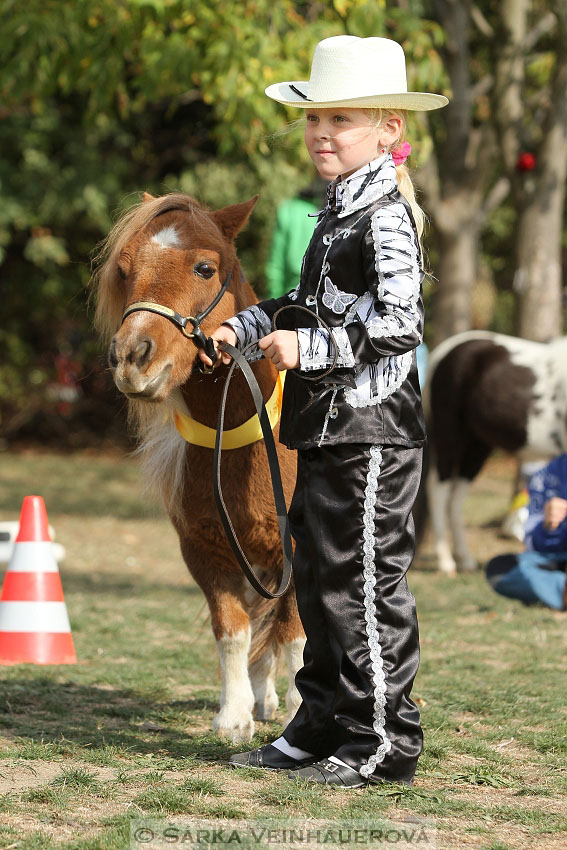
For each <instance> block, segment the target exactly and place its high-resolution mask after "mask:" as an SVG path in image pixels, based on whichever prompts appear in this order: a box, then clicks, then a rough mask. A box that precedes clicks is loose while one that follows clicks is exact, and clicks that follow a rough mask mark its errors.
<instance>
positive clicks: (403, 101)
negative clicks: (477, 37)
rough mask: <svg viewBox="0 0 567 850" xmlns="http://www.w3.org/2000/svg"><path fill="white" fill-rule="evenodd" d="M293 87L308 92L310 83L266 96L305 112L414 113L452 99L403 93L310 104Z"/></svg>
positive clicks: (277, 86) (280, 86)
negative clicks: (363, 110)
mask: <svg viewBox="0 0 567 850" xmlns="http://www.w3.org/2000/svg"><path fill="white" fill-rule="evenodd" d="M291 86H294V88H296V89H299V91H303V92H306V91H307V86H308V83H307V82H305V80H298V81H293V80H292V81H291V82H286V83H274V84H273V85H271V86H268V88H267V89H265V93H266V94H267V95H268V97H270V98H271V99H272V100H277V102H278V103H283V104H284V106H299V107H300V108H302V109H333V108H334V107H338V106H343V107H345V109H348V108H366V109H369V108H372V107H375V108H381V109H411V110H416V111H423V112H425V111H428V110H431V109H440V108H441V107H442V106H447V104H448V103H449V101H448V99H447V98H446V97H445V96H444V95H442V94H429V93H427V92H411V91H408V92H399V93H397V94H376V95H367V96H365V97H352V98H343V99H341V100H321V101H314V100H306V99H305V98H303V97H301V95H299V94H296V93H295V92H294V91H293V89H292V88H291Z"/></svg>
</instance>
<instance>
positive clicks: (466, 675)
mask: <svg viewBox="0 0 567 850" xmlns="http://www.w3.org/2000/svg"><path fill="white" fill-rule="evenodd" d="M512 473H513V469H512V467H509V468H508V467H506V466H505V465H504V466H503V462H502V460H499V461H498V462H497V463H496V464H494V465H493V466H492V467H490V468H489V469H488V472H487V473H486V475H485V476H483V477H481V479H480V480H479V481H478V482H477V483H476V484H475V486H474V487H473V493H472V497H471V500H470V502H469V505H468V506H467V511H468V517H469V528H468V533H469V539H470V542H471V545H472V547H473V548H474V549H475V550H476V551H478V552H480V553H482V556H483V557H490V556H491V555H492V554H497V553H498V552H502V551H505V550H506V549H507V548H512V549H513V548H514V544H510V543H509V542H507V541H503V540H501V539H499V538H498V527H499V517H500V516H501V515H503V513H504V510H505V508H506V506H507V501H508V496H509V493H510V488H511V478H512ZM506 476H508V477H506ZM2 483H3V487H2V488H0V507H1V508H2V513H3V516H5V518H6V519H12V518H13V519H17V516H18V513H19V508H20V504H21V499H23V496H25V495H28V494H29V493H32V492H39V493H40V494H41V495H43V496H44V498H45V500H46V504H47V508H48V514H49V519H50V522H51V523H52V524H53V525H54V526H55V529H56V532H57V538H58V540H59V541H60V542H61V543H63V545H64V546H65V547H66V550H67V557H66V559H65V561H63V562H62V564H61V577H62V583H63V589H64V593H65V600H66V603H67V608H68V611H69V616H70V619H71V625H72V630H73V637H74V640H75V646H76V650H77V656H78V660H79V663H78V664H77V665H74V666H61V667H34V666H32V665H22V666H15V667H5V668H3V669H2V679H1V681H0V812H1V814H2V816H1V818H0V821H1V822H2V823H1V824H0V850H4V848H5V847H13V850H35V848H37V850H39V848H41V850H124V848H125V847H128V844H129V835H130V821H131V819H132V818H140V817H145V816H147V817H158V818H178V817H179V818H182V817H187V818H194V819H199V818H202V819H204V818H214V819H217V820H225V819H226V820H233V821H238V820H240V819H245V818H249V817H254V818H261V817H265V818H269V819H271V820H272V821H275V820H277V819H278V818H280V817H286V818H295V817H297V818H304V817H310V818H313V819H328V820H335V819H339V818H340V819H348V818H353V819H361V820H363V819H365V818H368V817H372V818H375V819H377V820H379V819H396V818H399V817H410V818H411V817H416V818H428V819H430V820H432V821H433V822H434V823H435V824H436V825H437V828H438V829H439V834H440V835H441V836H442V837H443V838H444V840H445V839H447V841H448V840H449V837H450V840H452V841H454V846H455V847H458V846H461V845H462V846H467V847H468V846H474V848H475V850H516V848H518V847H524V846H527V845H528V844H529V845H531V846H534V847H535V846H537V847H538V850H545V848H546V842H548V841H549V842H555V844H551V843H550V846H554V847H557V846H560V844H558V843H557V842H561V841H562V840H563V834H565V844H566V845H567V821H566V818H565V816H564V815H563V812H564V799H565V795H566V794H567V771H566V770H565V757H566V750H567V713H566V711H565V699H564V691H565V688H564V664H565V662H564V659H565V651H566V649H567V637H566V635H567V630H566V625H567V618H566V617H565V616H563V615H561V614H557V613H556V612H551V611H548V610H546V609H544V608H539V607H531V608H527V607H524V606H522V605H520V604H516V603H514V602H511V601H507V600H505V599H502V598H500V597H498V596H496V595H495V594H494V593H493V592H492V590H491V589H490V588H489V586H488V585H487V583H486V581H485V580H484V578H483V576H482V574H481V573H476V574H467V575H462V576H459V577H458V578H457V579H454V580H452V579H449V578H447V577H445V576H441V575H438V574H437V573H434V572H431V571H430V569H429V568H428V560H427V558H428V550H427V546H426V548H425V550H424V553H422V555H421V557H420V558H418V559H417V562H416V564H415V566H414V568H413V569H412V571H411V572H410V574H409V577H408V580H409V584H410V587H411V589H412V591H413V593H414V595H415V597H416V600H417V607H418V613H419V618H420V632H421V640H422V652H421V658H422V661H421V668H420V672H419V674H418V677H417V680H416V684H415V689H414V695H415V696H416V697H417V698H418V703H419V705H420V710H421V714H422V722H423V727H424V733H425V746H424V751H423V754H422V757H421V759H420V762H419V766H418V773H417V777H416V783H415V785H414V786H413V787H408V786H401V785H400V786H398V785H383V786H372V787H369V788H368V789H361V790H357V791H352V792H348V793H343V792H339V791H335V790H333V789H325V788H321V787H319V786H311V785H302V784H301V785H300V784H295V783H293V782H290V781H289V780H287V779H286V778H285V776H281V775H271V774H270V775H267V774H266V773H265V772H263V771H260V770H256V769H254V768H244V769H241V770H238V771H235V770H232V769H230V768H229V767H228V759H229V757H230V755H231V754H232V753H235V752H239V751H242V750H243V749H246V748H247V745H243V744H242V742H240V743H232V742H230V741H226V740H224V739H221V738H219V737H218V736H216V735H214V734H212V733H211V731H210V729H211V723H212V719H213V716H214V714H215V712H216V711H217V710H218V700H219V693H220V671H219V662H218V656H217V652H216V646H215V641H214V638H213V636H212V633H211V630H210V624H209V622H208V615H207V611H206V608H205V607H204V602H203V596H202V594H201V592H200V591H199V589H198V588H197V587H196V586H195V584H194V583H193V582H192V580H191V579H190V577H189V574H188V572H187V569H186V567H185V565H184V564H183V563H182V560H181V557H180V555H179V546H178V542H177V539H176V536H175V533H174V531H173V529H172V528H171V527H170V525H169V522H168V520H167V518H166V517H165V516H164V515H163V513H161V511H160V509H158V508H157V507H155V506H153V505H152V504H151V502H150V501H148V500H147V499H145V498H142V497H141V496H140V490H139V470H138V467H137V464H136V462H135V461H133V460H126V459H125V460H121V459H120V458H116V457H113V458H105V457H89V456H87V455H77V456H71V457H69V458H64V457H62V456H54V455H37V454H29V455H24V456H16V455H6V456H5V457H4V456H3V457H2ZM285 689H286V681H285V677H284V676H283V675H282V677H281V679H280V681H279V682H278V693H279V694H280V696H281V697H283V694H284V693H285ZM283 718H284V711H283V707H282V708H280V711H279V713H278V716H277V719H276V721H274V722H270V723H258V724H257V727H256V735H255V736H254V739H253V741H252V742H251V744H250V746H251V747H256V746H259V745H261V744H263V743H266V742H267V741H270V740H273V738H274V737H277V735H279V734H280V731H281V728H282V723H283ZM78 810H80V813H81V814H80V817H81V826H80V828H77V817H78V816H77V811H78ZM63 827H65V829H64V830H63ZM65 835H67V836H69V835H75V837H73V838H64V836H65ZM471 840H472V841H475V842H476V844H474V845H471V844H470V842H471ZM467 842H468V843H467Z"/></svg>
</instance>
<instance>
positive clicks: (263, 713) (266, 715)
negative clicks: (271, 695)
mask: <svg viewBox="0 0 567 850" xmlns="http://www.w3.org/2000/svg"><path fill="white" fill-rule="evenodd" d="M277 707H278V703H277V702H276V703H264V704H263V705H260V704H259V703H256V720H273V719H274V718H275V716H276V709H277Z"/></svg>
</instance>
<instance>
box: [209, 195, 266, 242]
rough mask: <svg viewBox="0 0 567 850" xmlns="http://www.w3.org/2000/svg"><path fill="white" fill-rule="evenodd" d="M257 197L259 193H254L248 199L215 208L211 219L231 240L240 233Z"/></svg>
mask: <svg viewBox="0 0 567 850" xmlns="http://www.w3.org/2000/svg"><path fill="white" fill-rule="evenodd" d="M258 198H259V195H254V197H253V198H250V200H249V201H244V202H243V203H242V204H233V205H232V206H230V207H223V208H222V210H217V211H216V212H214V213H213V219H214V220H215V223H216V225H217V227H218V228H219V230H220V231H221V233H222V234H223V236H225V237H226V238H227V239H230V240H232V239H234V237H235V236H236V234H237V233H240V231H241V230H242V228H243V227H244V225H245V224H246V222H247V221H248V216H249V215H250V213H251V212H252V210H253V208H254V204H255V203H256V201H257V200H258Z"/></svg>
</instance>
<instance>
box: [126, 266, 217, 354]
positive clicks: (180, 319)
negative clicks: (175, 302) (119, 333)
mask: <svg viewBox="0 0 567 850" xmlns="http://www.w3.org/2000/svg"><path fill="white" fill-rule="evenodd" d="M232 272H233V269H231V270H230V271H229V273H228V275H227V276H226V280H225V282H224V283H223V285H222V286H221V288H220V290H219V292H218V293H217V294H216V295H215V297H214V299H213V301H211V303H210V304H209V306H208V307H207V308H206V309H205V310H203V312H202V313H198V314H197V315H196V316H182V315H181V314H180V313H177V312H176V311H175V310H172V309H171V307H165V306H164V305H163V304H156V302H155V301H135V302H134V303H133V304H130V306H129V307H126V309H125V311H124V313H123V315H122V322H121V324H123V322H124V320H125V319H126V318H127V317H128V316H129V315H130V314H131V313H137V312H139V311H142V310H143V311H145V312H147V313H157V315H158V316H163V317H164V318H165V319H169V321H170V322H173V324H174V325H177V327H178V328H179V329H180V331H181V333H182V334H183V335H184V336H186V337H187V339H192V340H193V342H194V343H195V345H196V346H197V348H202V349H203V350H204V352H205V354H206V355H207V357H210V359H211V360H212V361H213V365H214V364H215V363H216V361H217V353H216V351H215V346H214V343H213V340H212V339H211V337H210V336H205V334H204V333H203V331H202V330H201V328H200V325H201V322H202V321H203V319H204V318H206V316H208V315H209V313H210V312H211V310H214V308H215V307H216V306H217V304H218V303H219V301H220V300H221V298H222V297H223V295H224V293H225V292H226V290H227V289H228V286H229V284H230V280H231V278H232ZM189 322H190V323H191V325H192V327H193V330H191V331H188V330H187V325H188V323H189Z"/></svg>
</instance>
